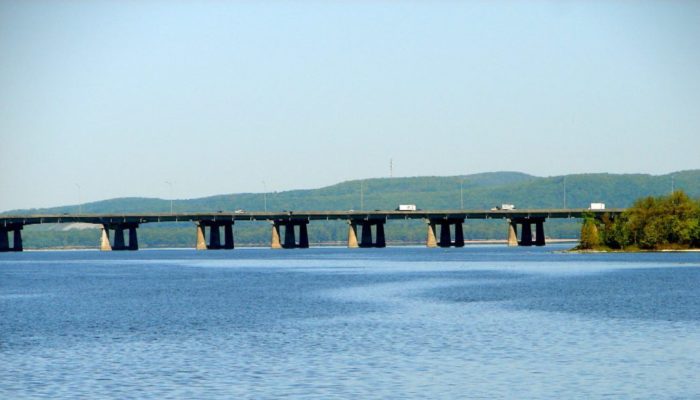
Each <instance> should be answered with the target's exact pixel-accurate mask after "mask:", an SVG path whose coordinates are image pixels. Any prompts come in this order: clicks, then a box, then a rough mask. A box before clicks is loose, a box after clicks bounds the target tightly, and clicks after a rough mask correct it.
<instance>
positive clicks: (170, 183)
mask: <svg viewBox="0 0 700 400" xmlns="http://www.w3.org/2000/svg"><path fill="white" fill-rule="evenodd" d="M165 183H166V184H167V185H168V186H170V214H172V213H173V183H172V182H170V181H165Z"/></svg>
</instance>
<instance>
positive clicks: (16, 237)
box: [0, 224, 24, 252]
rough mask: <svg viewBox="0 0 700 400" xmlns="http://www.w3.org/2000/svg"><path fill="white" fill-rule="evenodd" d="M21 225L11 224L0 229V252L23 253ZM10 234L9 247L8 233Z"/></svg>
mask: <svg viewBox="0 0 700 400" xmlns="http://www.w3.org/2000/svg"><path fill="white" fill-rule="evenodd" d="M22 228H24V225H22V224H11V225H9V226H2V227H0V252H6V251H23V250H24V246H23V245H22ZM10 232H12V247H10V237H9V233H10Z"/></svg>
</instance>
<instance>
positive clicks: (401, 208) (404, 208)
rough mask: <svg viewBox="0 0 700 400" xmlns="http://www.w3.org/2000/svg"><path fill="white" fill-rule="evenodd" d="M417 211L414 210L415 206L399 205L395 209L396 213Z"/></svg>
mask: <svg viewBox="0 0 700 400" xmlns="http://www.w3.org/2000/svg"><path fill="white" fill-rule="evenodd" d="M416 210H418V209H417V208H416V205H415V204H399V206H398V207H396V211H416Z"/></svg>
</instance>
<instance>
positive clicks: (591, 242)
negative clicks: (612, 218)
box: [579, 216, 600, 249]
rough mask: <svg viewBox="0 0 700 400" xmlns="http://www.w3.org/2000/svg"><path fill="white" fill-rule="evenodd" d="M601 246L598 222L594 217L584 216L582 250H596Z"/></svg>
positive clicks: (580, 245)
mask: <svg viewBox="0 0 700 400" xmlns="http://www.w3.org/2000/svg"><path fill="white" fill-rule="evenodd" d="M599 246H600V234H599V233H598V226H597V225H596V220H595V218H593V217H592V216H584V219H583V225H582V226H581V242H580V244H579V248H580V249H595V248H598V247H599Z"/></svg>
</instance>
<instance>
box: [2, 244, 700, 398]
mask: <svg viewBox="0 0 700 400" xmlns="http://www.w3.org/2000/svg"><path fill="white" fill-rule="evenodd" d="M553 249H556V247H550V246H548V247H546V248H544V249H536V248H530V249H524V248H518V249H509V248H505V247H500V246H483V247H477V246H474V247H466V248H464V249H425V248H387V249H353V250H348V249H340V248H337V249H329V248H323V249H308V250H290V251H287V250H281V251H272V250H268V249H236V250H234V251H230V252H227V251H221V252H216V251H209V252H195V251H185V250H179V251H178V250H171V251H155V250H154V251H139V252H112V253H100V252H87V251H85V252H33V253H32V252H26V253H23V254H2V255H0V398H42V397H44V398H255V399H259V398H280V397H287V398H312V399H332V398H401V399H404V398H421V399H424V398H484V399H493V398H552V399H554V398H585V399H589V398H645V399H648V398H655V399H678V398H700V379H698V376H700V292H699V290H698V289H699V288H700V254H698V253H682V254H681V253H664V254H631V255H630V254H589V255H581V254H561V253H554V252H552V250H553Z"/></svg>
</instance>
